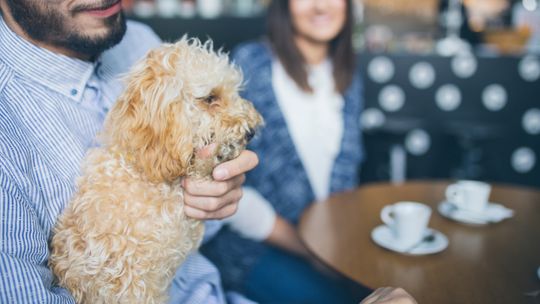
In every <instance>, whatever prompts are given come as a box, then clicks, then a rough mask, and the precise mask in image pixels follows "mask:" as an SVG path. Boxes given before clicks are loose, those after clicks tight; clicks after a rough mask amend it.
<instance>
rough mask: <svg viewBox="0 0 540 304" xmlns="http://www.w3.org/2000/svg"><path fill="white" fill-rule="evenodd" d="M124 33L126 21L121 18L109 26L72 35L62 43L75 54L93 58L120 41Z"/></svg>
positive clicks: (105, 25) (103, 25)
mask: <svg viewBox="0 0 540 304" xmlns="http://www.w3.org/2000/svg"><path fill="white" fill-rule="evenodd" d="M85 28H88V27H85ZM125 32H126V21H125V19H124V18H123V16H122V17H120V20H115V21H114V22H113V23H110V24H102V25H101V27H99V28H92V29H91V30H90V31H89V32H85V33H80V32H76V33H72V34H71V35H68V37H67V39H65V40H64V41H62V42H63V43H64V44H65V45H64V46H65V47H66V48H69V49H71V50H72V51H74V52H76V53H79V54H84V55H86V56H87V57H90V58H95V57H96V56H98V55H100V54H101V53H102V52H104V51H106V50H107V49H110V48H111V47H113V46H115V45H116V44H118V43H119V42H120V41H122V38H123V37H124V34H125Z"/></svg>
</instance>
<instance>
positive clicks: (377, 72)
mask: <svg viewBox="0 0 540 304" xmlns="http://www.w3.org/2000/svg"><path fill="white" fill-rule="evenodd" d="M359 61H360V65H361V68H362V70H363V82H364V96H365V108H364V112H363V114H362V117H361V124H362V126H363V129H364V138H365V146H366V153H367V159H366V162H365V163H364V166H363V169H362V176H361V179H362V181H363V182H372V181H381V180H389V179H394V180H395V179H396V178H397V179H423V178H452V179H462V178H463V179H478V180H485V181H490V182H502V183H512V184H518V185H527V186H536V187H540V165H539V164H538V161H539V159H538V158H539V157H540V59H539V58H538V57H535V56H532V55H527V56H523V57H497V58H479V57H475V56H472V55H461V56H457V57H439V56H420V55H418V56H415V55H389V54H363V55H361V56H360V60H359ZM400 151H401V152H400ZM400 155H402V156H400ZM400 172H401V173H400ZM396 176H397V177H396Z"/></svg>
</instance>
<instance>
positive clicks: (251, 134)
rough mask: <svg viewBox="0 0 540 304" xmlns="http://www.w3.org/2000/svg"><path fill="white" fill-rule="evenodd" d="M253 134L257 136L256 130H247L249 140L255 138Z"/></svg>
mask: <svg viewBox="0 0 540 304" xmlns="http://www.w3.org/2000/svg"><path fill="white" fill-rule="evenodd" d="M253 136H255V130H253V129H250V130H249V131H247V132H246V140H247V141H250V140H251V139H252V138H253Z"/></svg>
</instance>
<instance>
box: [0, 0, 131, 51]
mask: <svg viewBox="0 0 540 304" xmlns="http://www.w3.org/2000/svg"><path fill="white" fill-rule="evenodd" d="M6 2H7V4H8V7H9V9H10V10H11V14H12V16H13V19H14V20H15V22H17V24H19V26H20V27H21V28H22V30H23V31H24V32H25V33H26V34H27V35H28V36H29V37H30V38H32V39H34V40H36V41H40V42H45V43H48V44H51V45H54V46H58V47H62V48H65V49H68V50H71V51H74V52H76V53H78V54H82V55H85V56H88V57H89V58H95V57H96V56H98V55H99V54H101V53H102V52H103V51H105V50H107V49H109V48H111V47H113V46H114V45H116V44H117V43H118V42H120V40H122V37H123V36H124V34H125V32H126V21H125V18H124V15H123V13H122V12H120V13H118V14H116V15H114V16H111V17H109V18H107V19H104V23H105V25H106V26H107V28H108V32H107V33H106V34H105V35H103V36H100V37H89V36H87V35H84V34H81V33H79V32H77V30H76V29H74V28H68V25H67V24H66V23H65V22H64V21H65V18H66V17H64V16H63V15H62V14H61V13H60V12H57V11H55V10H53V9H43V8H41V7H39V5H42V4H39V2H36V1H32V0H30V1H29V0H6ZM110 2H114V1H113V0H111V1H110ZM46 5H47V4H45V5H43V6H46Z"/></svg>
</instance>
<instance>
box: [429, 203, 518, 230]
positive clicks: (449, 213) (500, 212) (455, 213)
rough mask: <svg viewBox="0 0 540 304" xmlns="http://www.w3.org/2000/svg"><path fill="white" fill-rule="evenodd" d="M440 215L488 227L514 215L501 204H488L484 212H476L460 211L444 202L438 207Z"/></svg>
mask: <svg viewBox="0 0 540 304" xmlns="http://www.w3.org/2000/svg"><path fill="white" fill-rule="evenodd" d="M438 210H439V213H440V214H441V215H443V216H444V217H447V218H449V219H452V220H454V221H458V222H461V223H466V224H473V225H487V224H491V223H498V222H500V221H502V220H504V219H507V218H510V217H512V216H513V215H514V211H513V210H512V209H508V208H506V207H504V206H503V205H501V204H495V203H488V205H487V206H486V209H485V211H484V212H474V211H468V210H463V209H458V208H457V207H456V205H454V204H452V203H450V202H448V201H443V202H441V203H440V204H439V207H438Z"/></svg>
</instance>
